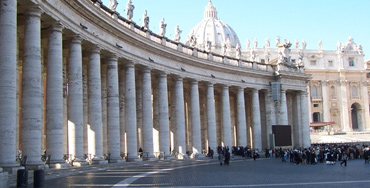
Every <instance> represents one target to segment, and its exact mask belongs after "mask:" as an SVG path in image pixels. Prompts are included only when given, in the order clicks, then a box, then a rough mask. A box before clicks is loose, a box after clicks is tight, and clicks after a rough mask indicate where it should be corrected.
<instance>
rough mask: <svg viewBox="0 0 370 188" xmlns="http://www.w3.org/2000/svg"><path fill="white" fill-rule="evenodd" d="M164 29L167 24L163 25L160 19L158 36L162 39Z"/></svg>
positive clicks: (164, 32) (164, 33)
mask: <svg viewBox="0 0 370 188" xmlns="http://www.w3.org/2000/svg"><path fill="white" fill-rule="evenodd" d="M166 27H167V24H165V23H164V18H162V20H161V22H160V23H159V28H160V32H159V35H160V36H162V37H164V36H165V35H166Z"/></svg>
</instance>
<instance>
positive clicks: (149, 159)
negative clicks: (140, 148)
mask: <svg viewBox="0 0 370 188" xmlns="http://www.w3.org/2000/svg"><path fill="white" fill-rule="evenodd" d="M147 161H158V158H156V157H155V156H154V155H149V156H148V159H147Z"/></svg>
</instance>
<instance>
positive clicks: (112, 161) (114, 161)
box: [110, 159, 126, 163]
mask: <svg viewBox="0 0 370 188" xmlns="http://www.w3.org/2000/svg"><path fill="white" fill-rule="evenodd" d="M110 162H111V163H125V162H126V160H124V159H111V160H110Z"/></svg>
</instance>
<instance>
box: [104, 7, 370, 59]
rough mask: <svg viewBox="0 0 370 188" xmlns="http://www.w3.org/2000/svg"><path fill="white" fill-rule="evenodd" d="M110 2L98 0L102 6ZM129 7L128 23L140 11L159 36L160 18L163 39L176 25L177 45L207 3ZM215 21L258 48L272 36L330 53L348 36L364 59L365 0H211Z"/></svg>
mask: <svg viewBox="0 0 370 188" xmlns="http://www.w3.org/2000/svg"><path fill="white" fill-rule="evenodd" d="M109 1H110V0H102V2H103V4H104V5H106V6H108V5H109ZM127 1H128V0H118V3H119V4H118V7H117V9H116V11H117V12H118V13H120V15H121V16H123V17H126V10H125V9H126V4H127ZM131 1H132V4H133V5H134V6H135V9H134V15H133V21H134V22H136V23H137V24H138V25H143V24H142V22H143V21H142V16H143V14H144V11H145V10H147V14H148V16H149V18H150V22H149V28H150V30H152V31H153V32H154V33H159V22H160V21H161V20H162V18H164V19H165V23H166V24H167V30H166V37H168V38H170V39H173V33H174V30H175V27H176V25H179V27H180V30H182V31H183V32H182V34H181V40H180V41H181V42H184V41H185V39H186V38H187V35H189V34H190V31H191V29H192V28H193V27H195V26H196V25H197V24H198V23H200V22H201V21H202V19H203V13H204V10H205V7H206V6H207V4H208V1H209V0H131ZM212 4H213V5H214V6H215V7H216V9H217V12H218V18H219V19H220V20H222V21H224V22H225V23H226V24H228V25H229V26H230V27H231V28H233V30H234V31H235V32H236V34H237V35H238V37H239V40H240V43H241V46H242V48H245V46H246V44H245V41H246V39H247V38H249V40H250V41H253V40H254V39H257V41H258V44H259V46H258V47H260V48H262V46H263V44H264V41H265V39H266V38H269V39H270V42H271V46H275V38H276V36H279V37H280V39H281V40H284V39H287V40H289V41H291V42H292V43H294V41H295V40H298V41H299V42H301V41H302V40H305V41H306V43H307V49H318V43H319V41H320V40H321V41H322V43H323V50H336V46H337V41H338V40H339V41H340V42H341V43H342V44H343V43H345V42H346V40H347V38H348V37H349V36H352V38H353V39H354V42H355V43H356V44H357V45H359V44H361V45H362V48H363V51H364V54H365V57H364V59H365V60H369V59H370V21H369V20H370V14H369V13H368V12H369V11H368V10H369V7H370V0H212Z"/></svg>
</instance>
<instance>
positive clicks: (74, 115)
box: [67, 36, 83, 159]
mask: <svg viewBox="0 0 370 188" xmlns="http://www.w3.org/2000/svg"><path fill="white" fill-rule="evenodd" d="M82 84H83V82H82V51H81V38H80V37H79V36H75V37H74V38H73V39H72V42H71V46H70V48H69V63H68V104H67V105H68V107H67V108H68V111H67V114H68V148H69V150H68V152H69V154H72V155H73V156H76V157H77V158H80V159H82V157H83V126H82V125H83V88H82Z"/></svg>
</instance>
